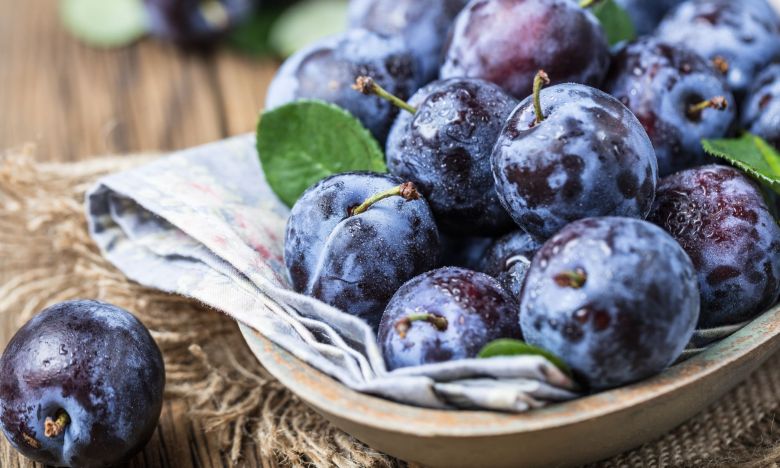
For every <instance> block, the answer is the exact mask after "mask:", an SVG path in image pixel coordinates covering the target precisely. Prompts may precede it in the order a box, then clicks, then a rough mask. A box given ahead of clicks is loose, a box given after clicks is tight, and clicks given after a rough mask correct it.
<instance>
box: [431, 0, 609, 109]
mask: <svg viewBox="0 0 780 468" xmlns="http://www.w3.org/2000/svg"><path fill="white" fill-rule="evenodd" d="M608 67H609V45H608V43H607V38H606V36H605V35H604V31H603V30H602V29H601V25H600V24H599V22H598V20H597V19H596V17H595V16H593V14H592V13H590V12H589V11H587V10H584V9H582V8H580V7H579V6H578V5H577V3H576V2H574V1H572V0H474V1H472V2H470V3H469V4H468V5H467V6H466V8H464V9H463V10H462V11H461V12H460V13H459V14H458V17H457V18H456V19H455V25H454V26H453V30H452V35H451V38H450V40H449V43H448V44H447V46H445V54H444V63H443V64H442V67H441V71H440V78H442V79H444V78H459V77H470V78H482V79H484V80H487V81H492V82H493V83H496V84H497V85H499V86H501V87H502V88H504V89H505V90H506V91H507V92H508V93H509V94H511V95H513V96H514V97H516V98H518V99H523V98H525V97H526V96H528V95H529V94H531V88H532V85H533V80H534V75H535V74H536V72H537V70H539V69H540V68H541V69H544V70H545V71H547V73H548V74H549V75H550V77H551V78H552V80H553V83H554V84H555V83H566V82H575V83H583V84H587V85H591V86H599V85H600V84H601V82H602V80H603V79H604V77H605V76H606V74H607V69H608Z"/></svg>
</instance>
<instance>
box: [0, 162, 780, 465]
mask: <svg viewBox="0 0 780 468" xmlns="http://www.w3.org/2000/svg"><path fill="white" fill-rule="evenodd" d="M19 153H21V154H19ZM147 160H149V158H148V157H122V158H118V157H113V158H101V159H96V160H93V161H89V162H85V163H79V164H72V165H64V164H56V165H55V164H36V163H35V162H34V160H33V157H32V156H31V155H30V154H29V152H26V154H25V152H17V153H16V154H9V155H6V156H3V157H1V158H0V314H8V315H10V316H11V318H12V322H13V323H14V324H15V325H16V326H17V327H18V326H21V325H22V324H23V323H24V322H25V321H26V320H28V319H29V318H30V317H31V316H32V315H33V314H34V313H35V312H37V311H39V310H40V309H42V308H44V307H45V306H47V305H49V304H51V303H54V302H58V301H62V300H66V299H71V298H96V299H100V300H103V301H108V302H111V303H114V304H117V305H119V306H121V307H124V308H127V309H128V310H130V311H132V312H134V313H135V314H136V315H137V316H138V317H139V318H140V319H141V320H142V321H143V322H144V323H145V324H146V325H147V326H148V327H149V328H150V329H151V330H152V334H153V336H154V338H155V339H156V340H157V342H158V344H159V345H160V348H161V349H162V351H163V354H164V356H165V365H166V370H167V375H168V382H167V398H169V399H180V400H183V401H184V402H185V403H186V404H187V406H188V408H190V409H191V411H190V413H189V416H190V417H192V418H194V419H197V420H199V422H200V423H201V424H202V426H203V427H205V428H206V429H207V430H210V431H219V435H220V440H223V441H224V450H225V451H226V452H227V453H229V454H230V458H231V459H232V460H233V461H234V463H235V464H237V465H242V461H241V452H242V447H245V446H247V445H248V444H254V445H256V446H258V447H259V448H260V453H261V455H262V456H263V457H265V460H264V462H268V464H271V465H273V464H283V465H292V466H299V465H314V466H355V467H357V466H397V465H399V462H397V461H396V460H393V459H392V458H390V457H387V456H385V455H383V454H381V453H378V452H376V451H374V450H371V449H369V448H368V447H366V446H365V445H363V444H361V443H360V442H358V441H356V440H355V439H353V438H352V437H350V436H349V435H347V434H345V433H343V432H341V431H340V430H338V429H336V428H334V427H333V426H331V425H330V424H329V423H328V422H327V421H325V420H324V419H323V418H322V417H321V416H319V415H318V414H317V413H315V412H314V411H312V410H310V409H309V408H308V407H307V406H305V405H304V404H303V403H302V402H301V401H300V400H299V399H298V398H296V397H295V396H294V395H292V394H291V393H290V392H289V391H287V390H286V389H285V388H284V387H283V386H282V385H281V384H280V383H279V382H277V381H276V380H274V378H273V377H271V376H270V375H268V374H267V373H266V372H265V371H264V369H263V368H262V367H261V366H260V365H259V364H258V363H257V361H256V360H255V359H254V357H253V356H252V355H251V353H250V351H249V350H248V348H247V347H246V345H245V344H244V342H243V340H242V338H241V336H240V334H239V332H238V328H237V326H236V325H235V323H234V322H232V321H231V320H229V319H228V318H226V317H225V316H223V315H221V314H220V313H218V312H216V311H212V310H206V308H205V307H203V306H201V305H199V304H196V303H194V302H192V301H189V300H185V299H182V298H179V297H175V296H171V295H167V294H162V293H159V292H155V291H152V290H149V289H146V288H143V287H141V286H139V285H137V284H134V283H131V282H129V281H127V280H126V279H125V278H124V277H123V276H122V275H121V274H120V273H119V272H118V271H116V270H115V269H114V268H113V267H111V266H110V265H109V264H108V262H106V261H105V260H104V259H103V258H102V257H101V256H100V254H99V253H98V251H97V249H96V247H95V246H94V245H93V244H92V242H91V240H90V238H89V236H88V235H87V231H86V224H85V219H84V214H83V205H82V200H83V197H84V192H85V191H86V189H87V188H88V187H89V186H90V185H91V184H92V182H93V181H94V180H95V179H96V178H97V177H98V176H100V175H103V174H106V173H109V172H114V171H118V170H122V169H126V168H129V167H131V166H134V165H137V164H141V163H143V162H144V161H147ZM226 345H227V346H226ZM779 406H780V355H779V356H775V357H774V358H772V359H770V361H769V362H767V363H766V364H765V365H764V366H763V367H761V369H760V370H759V371H757V372H756V373H754V374H753V375H752V376H751V377H750V378H749V379H748V380H747V381H746V382H744V383H742V384H741V385H740V386H739V387H737V388H736V389H735V390H734V391H732V392H731V393H729V394H728V395H727V396H726V397H725V398H723V399H722V400H721V401H719V402H718V403H717V404H715V405H713V406H712V407H710V408H709V409H708V410H707V411H705V412H704V413H702V414H700V415H699V416H697V417H696V418H694V419H693V420H691V421H690V422H688V423H687V424H685V425H683V426H682V427H680V428H678V429H677V430H675V431H674V432H673V433H670V434H668V435H666V436H665V437H663V438H661V439H660V440H657V441H655V442H653V443H650V444H647V445H645V446H643V447H640V448H638V449H636V450H634V451H632V452H629V453H626V454H623V455H621V456H618V457H616V458H614V459H612V460H609V461H607V462H604V463H602V464H599V465H598V466H616V467H617V466H621V467H622V466H735V465H742V466H772V465H775V466H776V463H775V462H777V461H778V460H780V428H778V427H777V425H776V424H775V416H776V415H778V414H780V411H778V409H779V408H778V407H779ZM0 439H1V440H0V467H2V466H10V465H11V462H10V460H12V459H14V460H15V459H16V458H17V455H16V454H15V453H14V452H13V449H11V447H10V446H9V445H8V443H7V442H6V441H5V439H4V438H1V437H0ZM561 443H562V448H565V441H561ZM264 464H265V463H264Z"/></svg>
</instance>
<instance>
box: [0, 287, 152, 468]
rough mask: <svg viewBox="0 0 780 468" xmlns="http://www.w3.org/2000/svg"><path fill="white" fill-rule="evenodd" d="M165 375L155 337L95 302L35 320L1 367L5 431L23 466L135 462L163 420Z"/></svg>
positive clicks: (57, 308) (0, 415)
mask: <svg viewBox="0 0 780 468" xmlns="http://www.w3.org/2000/svg"><path fill="white" fill-rule="evenodd" d="M164 386H165V367H164V365H163V360H162V355H161V354H160V349H159V348H158V347H157V345H156V344H155V342H154V340H153V339H152V336H151V335H150V334H149V331H148V330H147V329H146V328H145V327H144V326H143V324H141V322H139V321H138V320H137V319H136V318H135V317H133V316H132V315H131V314H130V313H129V312H127V311H125V310H123V309H120V308H119V307H115V306H113V305H110V304H106V303H103V302H97V301H86V300H80V301H70V302H63V303H60V304H57V305H54V306H52V307H49V308H48V309H45V310H44V311H42V312H40V313H39V314H38V315H36V316H35V317H34V318H33V319H32V320H30V321H29V322H27V324H25V325H24V326H23V327H22V328H21V329H20V330H19V331H18V332H17V333H16V335H14V337H13V338H12V339H11V341H10V343H8V346H7V347H6V349H5V352H3V355H2V357H1V358H0V425H2V428H3V432H5V435H6V437H7V438H8V440H9V441H10V442H11V445H13V446H14V447H15V448H16V449H17V450H19V452H21V453H22V454H23V455H24V456H26V457H28V458H30V459H32V460H34V461H37V462H40V463H44V464H47V465H55V466H72V467H80V468H81V467H84V468H90V467H107V466H114V465H116V464H118V463H120V462H123V461H126V460H128V459H129V458H130V457H132V456H133V455H135V454H136V453H137V452H139V451H140V450H141V449H143V447H144V446H145V445H146V443H147V442H148V441H149V439H150V438H151V436H152V433H153V432H154V430H155V428H156V427H157V421H158V419H159V417H160V411H161V410H162V402H163V388H164Z"/></svg>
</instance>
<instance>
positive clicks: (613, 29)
mask: <svg viewBox="0 0 780 468" xmlns="http://www.w3.org/2000/svg"><path fill="white" fill-rule="evenodd" d="M591 11H592V12H593V14H594V15H596V18H598V19H599V22H600V23H601V27H602V28H603V29H604V33H606V35H607V41H609V45H611V46H613V45H615V44H617V43H618V42H622V41H630V40H631V39H634V38H635V37H636V29H635V28H634V23H633V22H632V21H631V17H630V16H628V13H627V12H626V10H624V9H623V8H622V7H621V6H620V5H618V4H617V3H615V0H602V1H600V2H598V3H596V4H595V5H594V6H593V7H592V8H591Z"/></svg>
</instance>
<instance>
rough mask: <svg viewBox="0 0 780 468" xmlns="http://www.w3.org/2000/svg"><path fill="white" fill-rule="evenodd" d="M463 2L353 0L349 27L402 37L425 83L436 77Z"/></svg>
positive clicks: (466, 0)
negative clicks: (449, 35) (444, 48)
mask: <svg viewBox="0 0 780 468" xmlns="http://www.w3.org/2000/svg"><path fill="white" fill-rule="evenodd" d="M466 3H468V0H352V1H351V2H350V3H349V25H350V27H353V28H365V29H368V30H369V31H374V32H377V33H380V34H385V35H388V36H400V37H402V38H403V39H404V41H405V42H406V45H407V46H408V47H409V50H411V52H412V53H413V54H414V56H415V57H416V58H417V61H418V63H419V64H420V70H421V72H422V73H421V75H422V79H423V82H424V83H427V82H429V81H431V80H435V79H436V78H437V77H438V75H439V65H440V62H441V54H442V48H443V46H444V42H445V40H446V39H447V33H448V32H449V30H450V27H451V26H452V22H453V20H454V19H455V16H456V15H457V14H458V12H460V10H462V9H463V7H464V6H466Z"/></svg>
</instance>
